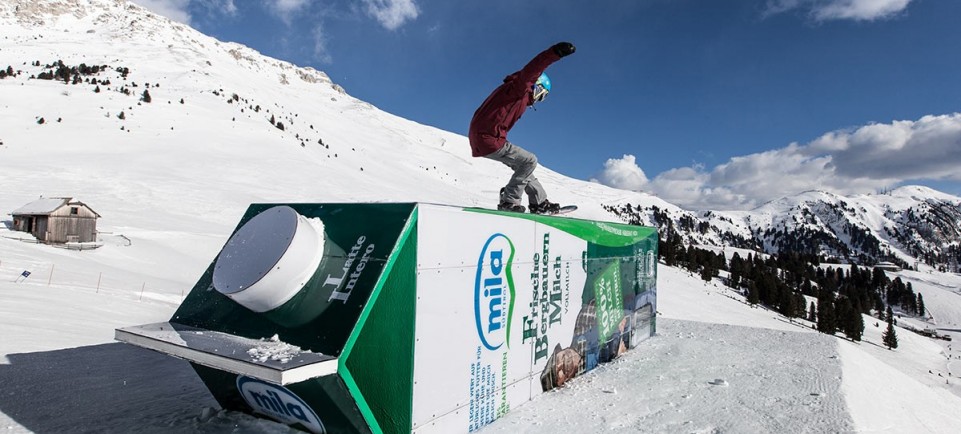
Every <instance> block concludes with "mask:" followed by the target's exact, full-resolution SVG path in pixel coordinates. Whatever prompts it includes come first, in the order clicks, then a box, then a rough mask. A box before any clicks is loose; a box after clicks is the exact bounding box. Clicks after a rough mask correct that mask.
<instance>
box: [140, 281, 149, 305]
mask: <svg viewBox="0 0 961 434" xmlns="http://www.w3.org/2000/svg"><path fill="white" fill-rule="evenodd" d="M146 287H147V282H144V283H143V285H141V286H140V301H143V289H144V288H146Z"/></svg>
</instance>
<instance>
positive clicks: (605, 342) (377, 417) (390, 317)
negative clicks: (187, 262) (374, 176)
mask: <svg viewBox="0 0 961 434" xmlns="http://www.w3.org/2000/svg"><path fill="white" fill-rule="evenodd" d="M656 259H657V233H656V230H655V229H653V228H647V227H639V226H631V225H626V224H619V223H610V222H598V221H589V220H581V219H575V218H565V217H557V216H539V215H530V214H518V213H504V212H497V211H490V210H483V209H474V208H458V207H450V206H441V205H432V204H415V203H410V204H387V203H376V204H256V205H251V207H250V208H249V209H248V211H247V213H246V215H245V216H244V217H243V218H242V219H241V221H240V223H239V224H238V227H237V229H236V230H235V231H234V233H233V234H232V235H231V237H230V239H229V240H228V242H227V244H226V245H225V246H224V249H223V250H222V251H221V252H220V253H219V254H218V256H217V258H215V260H214V262H213V263H212V264H211V265H210V267H209V268H208V269H207V271H206V272H205V273H204V275H203V276H202V277H201V279H200V281H199V282H198V283H197V284H196V285H195V286H194V288H193V289H192V290H191V292H190V294H189V295H188V296H187V297H186V299H185V300H184V302H183V304H182V305H181V307H180V308H179V309H178V310H177V312H176V313H175V314H174V316H173V318H171V320H170V321H169V322H166V323H160V324H147V325H143V326H136V327H128V328H124V329H118V331H117V339H118V340H121V341H124V342H129V343H132V344H135V345H140V346H143V347H146V348H150V349H154V350H157V351H161V352H164V353H168V354H171V355H173V356H176V357H180V358H183V359H186V360H188V361H190V362H191V366H193V368H194V369H195V370H196V371H197V373H198V375H199V376H200V378H201V379H202V380H203V381H204V383H205V384H206V385H207V387H208V388H209V389H210V392H211V393H212V394H213V396H214V397H215V398H216V399H217V400H218V402H219V403H220V404H221V405H222V406H223V407H224V408H228V409H235V410H240V411H244V412H249V413H252V414H256V415H259V416H262V417H267V418H271V419H274V420H277V421H279V422H282V423H287V424H290V425H293V426H295V427H298V428H301V429H304V430H307V431H311V432H361V433H380V432H391V433H393V432H416V433H454V432H471V431H474V430H477V429H479V428H481V427H483V426H485V425H487V424H489V423H491V422H493V421H494V420H496V419H497V418H499V417H500V416H503V415H504V414H505V413H507V412H508V411H509V410H510V409H511V408H514V407H517V406H519V405H522V404H524V403H525V402H527V401H529V400H531V399H533V398H534V397H536V396H537V395H539V394H541V393H545V392H546V391H549V390H551V389H554V388H556V387H562V386H564V385H565V384H566V383H567V382H568V381H576V379H575V377H577V376H579V375H581V374H583V373H585V372H587V371H590V370H591V369H593V368H595V367H596V366H598V364H601V363H604V362H607V361H610V360H612V359H614V358H616V357H617V356H619V355H621V354H623V353H624V352H625V351H628V350H630V349H632V348H634V347H636V346H638V344H639V343H640V342H641V341H643V340H644V339H647V338H648V337H650V336H652V335H653V334H654V331H655V323H656V321H655V316H654V313H655V312H656V276H657V270H656V266H657V260H656Z"/></svg>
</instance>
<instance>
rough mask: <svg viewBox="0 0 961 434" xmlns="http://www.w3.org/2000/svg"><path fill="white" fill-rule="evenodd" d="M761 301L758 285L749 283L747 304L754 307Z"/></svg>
mask: <svg viewBox="0 0 961 434" xmlns="http://www.w3.org/2000/svg"><path fill="white" fill-rule="evenodd" d="M760 301H761V297H760V296H759V294H758V290H757V285H755V284H754V282H753V281H752V282H750V283H748V284H747V302H748V303H751V305H752V306H753V305H756V304H758V302H760Z"/></svg>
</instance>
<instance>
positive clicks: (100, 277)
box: [97, 271, 103, 294]
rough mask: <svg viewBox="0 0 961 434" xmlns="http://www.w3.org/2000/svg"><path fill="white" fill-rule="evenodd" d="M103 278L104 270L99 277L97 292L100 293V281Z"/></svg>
mask: <svg viewBox="0 0 961 434" xmlns="http://www.w3.org/2000/svg"><path fill="white" fill-rule="evenodd" d="M101 280H103V271H101V272H100V276H99V277H97V294H99V293H100V281H101Z"/></svg>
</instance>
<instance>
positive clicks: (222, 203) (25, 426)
mask: <svg viewBox="0 0 961 434" xmlns="http://www.w3.org/2000/svg"><path fill="white" fill-rule="evenodd" d="M28 3H29V4H33V3H36V2H25V1H20V2H17V5H19V7H17V8H14V7H13V6H11V4H8V2H0V67H2V68H5V67H6V66H7V65H11V66H12V68H13V69H16V70H22V71H23V73H22V74H20V75H17V76H15V77H7V78H5V79H0V432H8V433H22V432H38V433H60V432H118V433H120V432H123V433H126V432H164V433H165V432H210V433H222V432H290V431H291V429H290V428H288V427H286V426H284V425H280V424H276V423H273V422H270V421H266V420H262V419H257V418H254V417H251V416H248V415H245V414H239V413H232V412H224V411H220V410H219V409H218V408H217V404H216V402H215V401H214V400H213V398H212V397H211V396H210V395H209V393H208V392H207V391H206V389H205V388H204V386H203V384H202V383H201V381H200V380H199V378H198V377H197V376H196V374H194V372H193V370H192V369H191V368H190V366H189V365H188V364H187V363H186V362H184V361H181V360H177V359H174V358H171V357H167V356H163V355H160V354H156V353H153V352H151V351H147V350H143V349H140V348H135V347H132V346H129V345H125V344H121V343H117V342H115V341H114V340H113V336H114V329H115V328H118V327H125V326H130V325H138V324H144V323H151V322H157V321H165V320H167V319H169V318H170V316H171V315H172V314H173V312H174V311H175V309H176V307H177V305H178V303H180V301H181V300H182V298H183V296H184V295H185V292H186V291H189V289H190V288H191V287H192V286H193V284H194V283H195V282H196V281H197V280H198V279H199V277H200V275H201V273H202V272H203V270H204V269H205V268H206V267H207V266H208V265H209V264H210V262H211V261H212V259H213V258H214V256H215V255H216V254H217V252H218V251H219V249H220V248H221V247H222V246H223V244H224V243H225V242H226V240H227V237H228V236H229V235H230V233H231V232H232V230H233V228H234V226H235V225H236V224H237V222H238V221H239V219H240V217H241V216H242V215H243V212H244V210H245V209H246V208H247V206H248V205H249V204H250V203H266V202H279V203H284V202H317V203H321V202H358V201H382V202H388V201H392V202H397V201H424V202H433V203H444V204H451V205H458V206H483V207H493V206H494V205H495V204H496V200H497V193H496V191H497V188H498V187H499V186H500V185H501V184H503V182H504V181H505V180H506V179H507V177H508V175H509V173H508V169H507V168H505V167H503V166H501V165H499V164H497V163H495V162H492V161H488V160H485V159H475V158H471V156H470V149H469V146H468V145H467V140H466V138H465V137H463V136H460V135H457V134H454V133H451V132H446V131H440V130H437V129H435V128H431V127H427V126H424V125H418V124H416V123H414V122H410V121H408V120H405V119H401V118H398V117H396V116H393V115H390V114H388V113H384V112H382V111H379V110H377V109H376V108H375V107H372V106H370V105H369V104H367V103H365V102H363V101H358V100H356V99H354V98H352V97H350V96H349V95H346V94H345V93H344V92H343V90H342V89H340V88H339V87H338V86H336V85H335V84H333V83H331V82H330V80H329V79H327V77H326V76H324V75H323V73H321V72H318V71H313V70H309V69H301V68H296V67H295V66H293V65H290V64H287V63H284V62H281V61H277V60H274V59H268V58H265V57H262V56H260V55H259V54H258V53H256V52H254V51H253V50H250V49H248V48H246V47H241V46H239V45H236V44H229V43H223V42H220V41H216V40H213V39H212V38H209V37H206V36H204V35H201V34H199V33H197V32H195V31H193V30H192V29H189V28H187V27H184V26H182V25H179V24H175V23H171V22H169V21H167V20H165V19H162V18H158V17H156V16H152V15H150V14H147V13H146V12H143V11H142V10H140V9H139V8H135V7H128V6H125V5H124V4H123V3H122V2H114V1H103V0H71V1H64V2H53V3H50V4H54V3H56V5H58V6H57V7H51V8H31V7H27V6H28ZM60 59H62V60H63V61H64V62H65V63H67V64H68V65H79V64H80V63H86V64H88V65H98V64H104V65H108V66H109V68H108V69H106V70H105V71H103V72H101V73H100V74H99V75H98V76H97V78H98V80H105V79H110V80H111V82H112V83H113V84H111V85H109V86H107V85H103V86H102V87H103V88H102V89H101V92H99V93H98V92H95V91H94V85H91V84H87V83H83V84H77V85H67V84H63V83H62V82H56V81H44V80H36V79H30V78H29V77H30V76H31V75H33V74H38V73H39V72H42V71H44V70H45V69H44V68H43V67H42V66H34V65H33V63H34V62H41V64H43V65H45V64H49V63H52V62H55V61H57V60H60ZM120 67H126V68H129V75H128V76H127V77H126V79H125V78H124V77H122V75H121V73H120V72H119V71H118V70H117V68H120ZM134 83H137V86H136V87H134ZM146 83H150V84H151V86H150V88H149V90H150V93H151V95H152V102H150V103H146V102H142V101H140V98H139V95H140V93H141V92H143V90H145V89H146V87H145V86H146ZM120 86H124V87H128V88H130V89H133V92H132V94H129V95H128V94H125V93H123V92H121V91H120V90H119V88H120ZM233 95H237V99H236V100H235V99H233ZM121 112H123V113H124V116H123V119H121V118H120V116H119V114H120V113H121ZM274 116H276V118H277V120H280V121H282V122H283V123H284V124H285V129H284V130H280V129H279V128H276V127H275V126H274V125H273V124H271V123H270V122H269V119H270V118H272V117H274ZM465 116H466V115H465ZM40 118H44V120H45V122H44V123H42V124H41V123H39V119H40ZM465 122H466V119H465ZM537 176H538V177H539V179H540V180H541V181H542V183H543V184H544V185H545V186H546V188H547V189H548V191H549V192H550V194H551V198H552V200H556V201H558V202H561V203H575V204H577V205H579V207H580V209H579V210H578V211H576V213H575V214H574V215H573V216H574V217H579V218H588V219H601V220H609V219H612V218H613V216H612V215H611V214H610V213H608V212H606V211H605V210H604V208H603V207H604V205H617V204H623V203H634V204H637V203H644V204H646V205H657V206H659V207H660V208H667V207H673V206H672V205H670V204H667V203H665V202H663V201H661V200H660V199H657V198H653V197H650V196H648V195H644V194H640V193H634V192H626V191H621V190H615V189H611V188H607V187H604V186H602V185H598V184H593V183H588V182H584V181H579V180H575V179H571V178H567V177H565V176H563V175H562V174H559V173H556V172H553V171H550V170H549V169H546V168H539V169H538V171H537ZM41 195H43V196H45V197H58V196H71V197H74V198H76V199H77V200H80V201H82V202H84V203H86V204H88V205H89V206H90V207H91V208H93V209H94V210H95V211H97V212H98V213H99V214H100V215H101V216H102V217H101V219H99V222H98V230H99V231H100V238H101V240H102V246H101V247H99V248H97V249H95V250H90V251H74V250H65V249H59V248H55V247H53V246H49V245H42V244H35V243H31V242H30V241H32V240H33V239H32V237H30V236H29V235H27V234H24V233H20V232H12V231H10V230H9V229H8V226H9V225H10V223H11V221H10V220H11V218H10V217H9V216H8V214H9V213H10V212H12V211H13V210H15V209H17V208H19V207H21V206H23V205H25V204H27V203H29V202H31V201H33V200H35V199H37V198H38V197H40V196H41ZM21 239H23V240H21ZM741 254H742V256H745V257H746V254H744V253H741ZM24 271H29V272H30V273H31V274H30V276H29V277H26V278H22V277H19V276H21V274H22V273H23V272H24ZM899 275H900V276H901V277H902V279H904V280H905V281H909V282H911V283H912V285H913V287H914V289H915V291H919V292H921V293H922V294H923V295H924V299H925V303H926V305H927V308H928V311H929V312H930V314H931V315H932V317H933V319H932V320H931V322H930V323H923V322H921V321H920V320H913V319H909V318H902V321H903V322H904V323H905V324H916V325H919V326H920V325H925V324H926V325H927V326H931V327H938V328H940V329H942V331H943V332H947V333H952V334H953V335H954V336H955V338H956V340H955V342H957V339H961V333H958V331H959V330H961V289H959V288H961V277H958V276H956V275H949V274H937V273H927V272H920V273H917V272H901V273H900V274H899ZM658 288H659V291H658V298H659V299H658V309H659V312H660V314H659V316H658V318H657V324H658V335H657V336H656V337H654V338H653V339H650V340H648V341H645V342H644V343H643V344H642V345H641V346H640V347H638V348H637V349H636V350H634V351H632V352H629V353H628V354H626V355H625V356H624V357H623V358H621V359H618V360H616V361H615V362H613V363H612V364H610V365H606V366H603V367H601V368H599V369H597V370H596V371H593V372H591V373H589V374H588V375H585V376H583V377H581V378H577V379H576V380H574V381H573V382H572V383H570V385H569V387H565V388H562V389H559V390H556V391H553V392H551V393H548V394H545V395H542V396H540V397H539V398H537V399H536V400H535V401H534V402H531V403H529V404H527V405H525V406H522V407H518V408H516V409H514V410H512V412H511V413H509V414H508V415H507V416H506V417H505V418H503V419H502V420H499V421H497V422H495V423H494V424H492V425H490V426H488V427H486V428H485V429H484V432H494V433H496V432H511V433H514V432H532V433H541V432H558V431H570V432H603V431H619V432H850V431H855V432H888V433H906V432H907V433H910V432H919V433H921V432H924V433H927V432H943V433H953V432H961V415H959V413H958V412H957V410H956V409H958V408H961V397H959V396H961V378H959V376H961V352H958V351H957V350H956V349H954V348H953V347H952V346H951V343H950V342H946V341H940V340H932V339H930V338H926V337H922V336H920V335H917V334H914V333H911V332H908V331H907V330H904V329H899V334H898V336H899V339H900V347H899V348H898V349H897V350H894V351H890V350H887V349H885V348H883V347H882V346H881V345H880V342H881V339H880V334H881V327H875V326H874V323H875V322H876V321H877V320H875V319H873V318H869V317H865V324H866V330H865V340H864V342H861V343H852V342H849V341H846V340H844V339H842V338H839V337H838V338H835V337H829V336H825V335H822V334H818V333H815V332H813V331H812V330H811V327H810V325H809V324H807V323H804V322H790V321H787V320H785V319H783V318H781V317H779V316H778V315H777V314H776V313H774V312H772V311H769V310H766V309H763V308H752V307H750V306H748V305H747V304H745V303H744V300H743V299H742V298H741V297H740V296H739V295H737V294H734V293H733V292H732V291H730V290H728V289H725V288H723V287H721V286H720V285H719V284H714V283H705V282H703V281H701V280H700V278H699V277H698V276H691V275H689V274H688V273H686V272H684V271H680V270H677V269H672V268H668V267H661V268H660V274H659V278H658ZM922 328H923V327H922Z"/></svg>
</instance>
